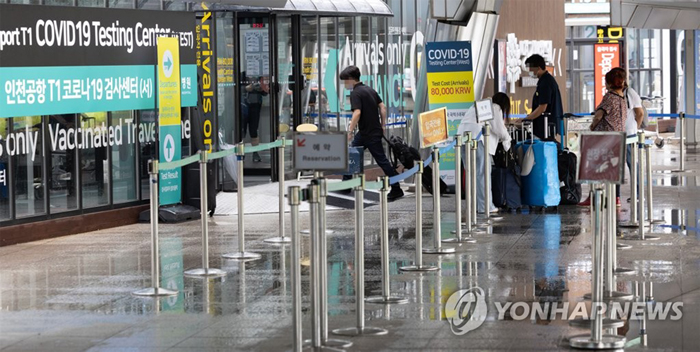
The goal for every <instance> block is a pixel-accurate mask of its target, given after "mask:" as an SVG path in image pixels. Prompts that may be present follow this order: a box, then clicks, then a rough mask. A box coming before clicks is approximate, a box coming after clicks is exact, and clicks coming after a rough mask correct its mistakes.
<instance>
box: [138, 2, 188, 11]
mask: <svg viewBox="0 0 700 352" xmlns="http://www.w3.org/2000/svg"><path fill="white" fill-rule="evenodd" d="M160 2H161V0H136V8H137V9H144V10H160ZM169 3H172V2H170V1H169ZM169 5H171V6H172V4H169ZM168 10H172V9H170V8H169V9H168ZM183 10H184V8H183Z"/></svg>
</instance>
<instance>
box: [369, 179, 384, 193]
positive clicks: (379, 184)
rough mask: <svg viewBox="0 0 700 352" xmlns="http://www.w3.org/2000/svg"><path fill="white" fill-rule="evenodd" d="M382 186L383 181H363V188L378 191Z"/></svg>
mask: <svg viewBox="0 0 700 352" xmlns="http://www.w3.org/2000/svg"><path fill="white" fill-rule="evenodd" d="M382 187H384V183H383V182H382V181H374V182H365V189H371V190H375V191H378V190H381V189H382Z"/></svg>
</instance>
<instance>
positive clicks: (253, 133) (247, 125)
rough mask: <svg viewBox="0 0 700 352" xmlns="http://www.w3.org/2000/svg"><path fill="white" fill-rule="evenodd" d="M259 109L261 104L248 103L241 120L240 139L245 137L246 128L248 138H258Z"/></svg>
mask: <svg viewBox="0 0 700 352" xmlns="http://www.w3.org/2000/svg"><path fill="white" fill-rule="evenodd" d="M261 110H262V104H248V114H244V115H243V119H242V121H241V140H243V139H245V133H246V130H248V135H249V136H250V138H258V128H259V127H260V111H261Z"/></svg>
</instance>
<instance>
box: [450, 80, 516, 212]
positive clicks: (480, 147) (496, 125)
mask: <svg viewBox="0 0 700 352" xmlns="http://www.w3.org/2000/svg"><path fill="white" fill-rule="evenodd" d="M491 102H492V104H491V108H492V111H493V120H491V121H490V122H489V124H490V125H491V133H490V135H489V150H488V154H486V153H485V150H484V149H485V148H484V141H483V139H484V138H483V135H482V137H481V138H479V142H478V143H477V149H476V179H477V182H478V186H477V188H476V204H477V212H478V213H479V214H483V213H484V212H485V211H486V192H485V191H488V192H489V195H490V197H489V199H491V204H489V206H488V208H489V212H490V213H496V212H498V208H497V207H496V206H495V205H493V194H492V190H491V189H488V190H486V187H484V177H485V176H484V175H485V170H484V158H485V157H486V155H488V162H489V165H493V156H494V155H496V149H497V148H498V144H499V143H503V148H504V149H505V150H506V151H508V149H510V142H511V137H510V134H508V130H507V129H506V125H505V121H506V120H509V119H510V98H508V95H506V94H505V93H496V94H495V95H494V96H493V98H492V99H491ZM483 128H484V123H483V122H477V119H476V107H475V106H472V107H471V108H469V110H467V112H466V115H465V116H464V120H463V122H462V124H461V125H460V129H459V130H458V131H457V132H458V133H465V132H471V133H472V136H473V137H474V138H476V137H477V136H479V135H480V133H481V132H482V130H483ZM465 162H466V159H464V157H462V163H463V164H464V163H465ZM464 167H465V168H467V165H464Z"/></svg>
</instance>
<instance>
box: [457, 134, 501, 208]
mask: <svg viewBox="0 0 700 352" xmlns="http://www.w3.org/2000/svg"><path fill="white" fill-rule="evenodd" d="M462 164H463V165H464V168H465V169H466V168H467V165H466V161H465V159H464V157H462ZM489 164H490V165H493V157H492V156H491V155H490V154H489ZM484 171H485V170H484V143H483V142H482V141H479V144H478V145H477V148H476V211H477V212H480V213H483V212H484V209H486V207H485V206H484V204H485V203H486V193H485V192H484V189H485V188H486V187H485V184H484V177H485V176H484V175H485V172H484ZM488 192H489V199H491V204H490V205H489V211H491V210H496V209H497V208H496V207H495V206H494V205H493V193H492V192H491V190H490V189H489V190H488Z"/></svg>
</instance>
